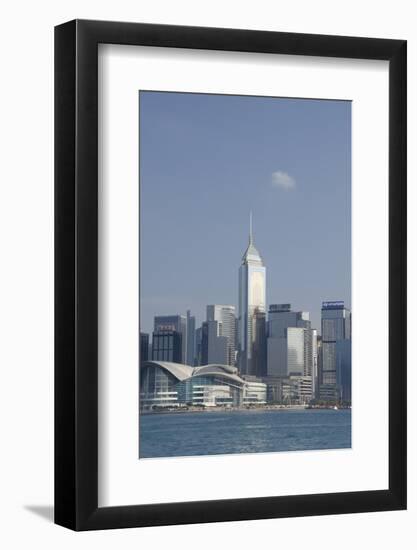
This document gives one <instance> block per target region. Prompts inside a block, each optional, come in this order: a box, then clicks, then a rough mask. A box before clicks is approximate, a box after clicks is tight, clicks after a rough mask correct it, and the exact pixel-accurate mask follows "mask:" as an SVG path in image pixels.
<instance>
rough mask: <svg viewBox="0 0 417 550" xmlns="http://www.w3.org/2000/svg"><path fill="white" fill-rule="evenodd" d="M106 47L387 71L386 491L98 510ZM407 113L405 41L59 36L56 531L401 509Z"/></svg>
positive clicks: (139, 31) (145, 28)
mask: <svg viewBox="0 0 417 550" xmlns="http://www.w3.org/2000/svg"><path fill="white" fill-rule="evenodd" d="M106 43H107V44H123V45H146V46H159V47H168V48H172V47H175V48H193V49H203V50H226V51H240V52H259V53H270V54H290V55H304V56H305V55H307V56H321V57H337V58H356V59H374V60H387V61H388V62H389V488H388V489H387V490H378V491H358V492H348V493H334V494H305V495H296V496H273V497H262V498H245V499H231V500H216V501H200V502H180V503H168V504H151V505H137V506H118V507H98V498H97V494H98V467H97V465H98V446H97V435H98V408H97V406H98V349H97V335H98V314H97V308H98V289H97V278H98V150H97V147H98V131H97V128H98V108H97V106H98V61H97V58H98V55H97V53H98V44H106ZM406 113H407V110H406V41H405V40H387V39H374V38H356V37H342V36H322V35H311V34H293V33H281V32H265V31H252V30H250V31H249V30H236V29H219V28H198V27H182V26H165V25H151V24H142V23H118V22H106V21H84V20H74V21H70V22H68V23H64V24H62V25H59V26H57V27H56V28H55V523H57V524H59V525H62V526H65V527H68V528H70V529H74V530H77V531H78V530H91V529H108V528H124V527H141V526H152V525H153V526H155V525H171V524H184V523H202V522H216V521H237V520H249V519H261V518H280V517H290V516H310V515H324V514H342V513H353V512H371V511H386V510H403V509H405V508H406V407H407V403H406V395H407V394H406ZM371 207H372V205H370V208H371ZM370 437H371V434H370Z"/></svg>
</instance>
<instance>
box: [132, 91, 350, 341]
mask: <svg viewBox="0 0 417 550" xmlns="http://www.w3.org/2000/svg"><path fill="white" fill-rule="evenodd" d="M140 112H141V138H142V137H143V138H145V139H141V214H142V220H141V260H142V262H143V263H142V266H141V304H140V305H141V331H142V332H148V333H151V332H152V327H153V318H154V316H157V315H175V314H181V315H185V314H186V311H187V310H191V313H192V315H193V316H195V317H196V326H199V325H200V324H201V322H202V321H204V320H205V309H206V306H207V305H208V304H230V305H234V306H235V307H236V310H237V309H238V292H237V270H238V266H239V265H240V262H241V257H242V252H243V251H244V249H245V247H246V246H247V241H246V239H245V237H246V235H247V233H248V215H249V211H251V210H252V211H253V212H254V232H255V237H256V244H257V247H258V249H259V250H260V251H261V255H262V257H263V258H265V261H266V263H267V265H268V284H267V289H266V292H267V294H266V310H268V307H269V305H271V304H274V303H291V304H292V306H293V307H294V309H296V310H303V311H308V312H309V313H310V318H311V321H312V327H314V328H316V329H317V330H318V332H319V333H320V331H321V328H320V308H321V303H322V302H323V301H326V300H343V301H344V302H345V303H346V305H347V307H348V308H350V103H349V102H335V101H317V100H299V99H297V100H288V99H277V98H245V97H235V96H209V95H205V94H201V95H195V94H173V93H155V92H142V93H141V95H140ZM219 125H220V129H219V127H218V126H219ZM276 129H277V130H276ZM220 130H221V131H220ZM248 147H250V150H251V155H250V156H249V158H246V156H245V155H246V154H247V152H248ZM297 153H298V155H297ZM298 156H302V158H303V163H300V162H297V161H298ZM161 159H162V162H161ZM300 164H304V165H305V166H304V167H303V166H301V165H300ZM167 178H169V183H170V185H166V184H167Z"/></svg>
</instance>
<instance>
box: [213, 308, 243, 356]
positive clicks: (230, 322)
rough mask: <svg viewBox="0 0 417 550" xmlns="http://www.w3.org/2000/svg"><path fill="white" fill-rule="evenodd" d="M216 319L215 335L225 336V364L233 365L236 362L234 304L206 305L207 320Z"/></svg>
mask: <svg viewBox="0 0 417 550" xmlns="http://www.w3.org/2000/svg"><path fill="white" fill-rule="evenodd" d="M213 321H216V322H217V323H218V325H217V336H218V337H220V336H222V337H225V338H226V339H227V340H226V348H227V349H226V362H225V364H226V365H231V366H234V365H235V363H236V359H235V350H236V342H235V339H236V316H235V306H230V305H219V304H214V305H208V306H207V322H213Z"/></svg>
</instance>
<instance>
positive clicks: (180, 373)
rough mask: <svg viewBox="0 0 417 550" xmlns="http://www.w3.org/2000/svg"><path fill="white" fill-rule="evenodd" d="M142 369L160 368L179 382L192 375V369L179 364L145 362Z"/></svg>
mask: <svg viewBox="0 0 417 550" xmlns="http://www.w3.org/2000/svg"><path fill="white" fill-rule="evenodd" d="M142 367H162V368H163V369H165V370H167V371H168V372H170V373H171V374H172V376H175V378H177V379H178V380H179V381H180V382H182V381H183V380H186V379H187V378H190V377H191V376H192V375H193V367H190V366H189V365H182V364H181V363H170V362H169V361H145V362H144V363H143V365H142Z"/></svg>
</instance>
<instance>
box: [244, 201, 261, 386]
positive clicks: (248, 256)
mask: <svg viewBox="0 0 417 550" xmlns="http://www.w3.org/2000/svg"><path fill="white" fill-rule="evenodd" d="M265 283H266V268H265V265H264V262H263V260H262V258H261V255H260V254H259V252H258V250H257V249H256V247H255V245H254V242H253V230H252V212H251V213H250V216H249V244H248V247H247V248H246V251H245V253H244V254H243V257H242V264H241V266H240V268H239V320H238V365H239V371H240V373H241V374H250V375H261V374H262V370H263V365H262V364H260V359H259V358H260V357H261V356H262V354H261V355H259V350H260V349H262V346H264V342H260V341H258V340H259V338H261V337H262V333H263V332H264V328H263V329H262V325H263V327H264V326H265V307H266V297H265V289H266V284H265Z"/></svg>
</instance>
